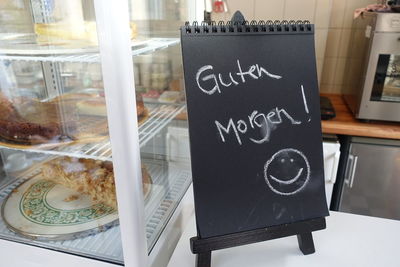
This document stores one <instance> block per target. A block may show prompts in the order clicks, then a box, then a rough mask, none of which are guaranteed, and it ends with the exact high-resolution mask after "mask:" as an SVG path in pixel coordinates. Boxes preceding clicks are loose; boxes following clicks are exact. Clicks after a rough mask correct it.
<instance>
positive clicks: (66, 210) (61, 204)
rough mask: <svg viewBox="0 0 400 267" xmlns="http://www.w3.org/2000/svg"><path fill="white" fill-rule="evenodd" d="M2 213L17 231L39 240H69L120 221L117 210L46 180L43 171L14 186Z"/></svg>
mask: <svg viewBox="0 0 400 267" xmlns="http://www.w3.org/2000/svg"><path fill="white" fill-rule="evenodd" d="M1 214H2V216H3V219H4V221H5V222H6V224H7V226H8V227H9V228H10V229H11V230H12V231H14V232H16V233H18V234H21V235H23V236H26V237H29V238H34V239H37V240H66V239H74V238H78V237H83V236H87V235H91V234H95V233H98V232H101V231H105V230H107V229H109V228H110V227H112V226H114V225H116V224H118V213H117V211H116V209H114V208H112V207H109V206H106V205H104V204H94V203H93V202H92V201H91V199H90V197H89V196H86V195H82V194H79V193H76V192H75V191H73V190H70V189H68V188H66V187H63V186H61V185H58V184H56V183H54V182H52V181H49V180H46V179H44V178H43V177H42V176H41V174H38V175H37V176H35V177H33V178H31V179H29V180H27V181H26V182H24V183H23V184H21V185H20V186H19V187H17V188H16V189H14V190H13V191H12V193H11V194H10V195H9V196H8V198H7V199H6V200H5V201H4V203H3V206H2V210H1Z"/></svg>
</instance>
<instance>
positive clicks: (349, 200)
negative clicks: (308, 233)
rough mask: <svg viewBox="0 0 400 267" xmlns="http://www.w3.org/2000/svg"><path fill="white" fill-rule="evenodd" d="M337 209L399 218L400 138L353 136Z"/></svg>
mask: <svg viewBox="0 0 400 267" xmlns="http://www.w3.org/2000/svg"><path fill="white" fill-rule="evenodd" d="M346 165H347V166H346V167H345V169H346V171H345V177H344V183H343V185H342V190H341V191H342V192H341V197H340V202H339V211H343V212H349V213H355V214H361V215H368V216H375V217H382V218H388V219H396V220H400V194H399V191H400V141H399V140H384V139H373V138H360V137H357V138H356V137H353V138H352V140H351V143H350V150H349V154H348V159H347V164H346Z"/></svg>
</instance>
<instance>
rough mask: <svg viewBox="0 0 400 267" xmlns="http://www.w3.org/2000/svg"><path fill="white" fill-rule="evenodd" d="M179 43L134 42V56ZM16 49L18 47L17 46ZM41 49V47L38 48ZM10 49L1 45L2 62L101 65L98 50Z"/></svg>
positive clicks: (160, 40)
mask: <svg viewBox="0 0 400 267" xmlns="http://www.w3.org/2000/svg"><path fill="white" fill-rule="evenodd" d="M178 43H179V38H151V39H148V40H145V41H140V42H133V45H132V56H139V55H142V54H147V53H151V52H154V51H157V50H161V49H164V48H167V47H170V46H173V45H176V44H178ZM16 47H18V46H17V45H16ZM38 47H39V46H38ZM53 47H54V48H53V49H43V48H42V49H35V47H32V48H31V49H17V48H15V49H10V48H7V49H5V48H2V46H1V44H0V60H19V61H36V62H53V63H55V62H60V63H61V62H82V63H100V54H99V52H98V51H97V48H93V47H92V48H88V49H86V50H85V49H84V48H82V49H60V48H58V47H56V46H53Z"/></svg>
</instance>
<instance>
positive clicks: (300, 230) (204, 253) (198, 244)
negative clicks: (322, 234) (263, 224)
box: [190, 217, 326, 267]
mask: <svg viewBox="0 0 400 267" xmlns="http://www.w3.org/2000/svg"><path fill="white" fill-rule="evenodd" d="M325 228H326V223H325V218H324V217H322V218H316V219H311V220H306V221H300V222H295V223H289V224H284V225H278V226H271V227H267V228H262V229H257V230H252V231H246V232H241V233H234V234H229V235H224V236H218V237H210V238H204V239H202V238H199V237H192V238H191V239H190V249H191V251H192V253H193V254H196V267H211V251H213V250H218V249H224V248H230V247H237V246H242V245H247V244H251V243H257V242H262V241H267V240H272V239H276V238H281V237H286V236H292V235H297V241H298V243H299V248H300V250H301V252H303V254H304V255H309V254H312V253H314V252H315V248H314V241H313V237H312V232H313V231H318V230H322V229H325Z"/></svg>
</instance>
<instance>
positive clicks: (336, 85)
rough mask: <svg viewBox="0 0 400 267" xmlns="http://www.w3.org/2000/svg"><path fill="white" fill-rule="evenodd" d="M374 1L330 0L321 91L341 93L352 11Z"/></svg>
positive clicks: (374, 1) (374, 0)
mask: <svg viewBox="0 0 400 267" xmlns="http://www.w3.org/2000/svg"><path fill="white" fill-rule="evenodd" d="M300 1H301V0H300ZM376 2H377V1H376V0H332V13H331V20H330V23H329V30H328V39H327V44H326V50H325V57H324V65H323V69H322V76H321V79H320V91H321V92H325V93H341V91H342V88H343V85H344V74H345V65H346V61H347V58H348V56H349V55H348V49H349V45H350V34H351V31H352V23H353V12H354V10H355V9H356V8H359V7H365V6H367V5H369V4H375V3H376Z"/></svg>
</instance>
